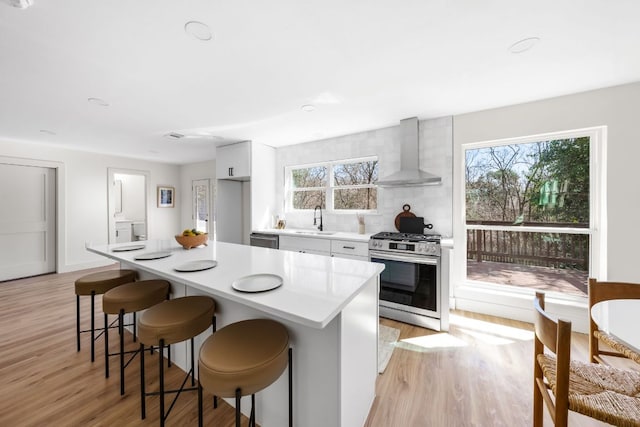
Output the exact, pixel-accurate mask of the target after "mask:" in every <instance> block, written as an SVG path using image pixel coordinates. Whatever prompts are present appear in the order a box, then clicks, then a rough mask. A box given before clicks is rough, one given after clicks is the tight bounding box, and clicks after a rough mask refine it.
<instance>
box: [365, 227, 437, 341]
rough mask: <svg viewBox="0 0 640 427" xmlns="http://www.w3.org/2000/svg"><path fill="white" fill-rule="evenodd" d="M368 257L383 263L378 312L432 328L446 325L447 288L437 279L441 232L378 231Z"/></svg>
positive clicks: (370, 244)
mask: <svg viewBox="0 0 640 427" xmlns="http://www.w3.org/2000/svg"><path fill="white" fill-rule="evenodd" d="M369 259H370V260H371V261H372V262H380V263H383V264H385V269H384V271H383V272H382V274H381V275H380V316H382V317H388V318H390V319H395V320H399V321H401V322H406V323H411V324H414V325H418V326H422V327H427V328H430V329H435V330H436V331H442V330H448V329H449V301H448V298H449V296H448V290H443V289H442V285H441V280H440V235H437V234H408V233H387V232H383V233H378V234H375V235H373V236H371V239H370V240H369Z"/></svg>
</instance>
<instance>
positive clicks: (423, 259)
mask: <svg viewBox="0 0 640 427" xmlns="http://www.w3.org/2000/svg"><path fill="white" fill-rule="evenodd" d="M374 257H375V258H379V259H388V260H389V261H400V262H413V263H416V264H428V265H438V257H432V256H411V255H393V254H390V253H387V252H378V251H372V250H370V251H369V260H371V258H374Z"/></svg>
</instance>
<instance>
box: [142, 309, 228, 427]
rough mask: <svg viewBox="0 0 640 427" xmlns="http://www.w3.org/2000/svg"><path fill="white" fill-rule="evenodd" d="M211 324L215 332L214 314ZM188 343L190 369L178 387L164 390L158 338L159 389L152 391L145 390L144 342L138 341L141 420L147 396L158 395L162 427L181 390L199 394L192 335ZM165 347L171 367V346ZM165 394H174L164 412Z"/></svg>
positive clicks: (145, 409) (144, 416) (161, 343)
mask: <svg viewBox="0 0 640 427" xmlns="http://www.w3.org/2000/svg"><path fill="white" fill-rule="evenodd" d="M211 325H212V329H213V332H214V333H215V331H216V318H215V316H214V317H213V319H212V320H211ZM190 344H191V369H189V372H187V374H186V375H185V377H184V379H183V380H182V384H181V385H180V388H178V389H175V390H165V388H164V359H163V351H164V348H165V343H164V340H163V339H161V340H160V345H159V346H158V360H159V365H158V367H159V370H158V374H159V378H158V382H159V390H158V391H153V392H147V391H146V387H145V375H144V344H143V343H140V349H139V350H138V352H139V353H140V415H141V418H142V419H143V420H144V419H145V418H146V416H147V405H146V397H147V396H160V427H164V425H165V422H166V420H167V418H168V417H169V414H170V413H171V410H172V409H173V407H174V405H175V404H176V401H177V400H178V397H180V393H182V392H183V391H198V393H199V394H200V390H199V387H197V386H196V377H195V363H194V360H195V358H194V353H195V348H194V347H195V346H194V337H192V338H191V339H190ZM151 348H153V347H151ZM166 348H167V356H168V366H169V367H171V346H166ZM189 377H191V387H188V388H185V384H186V383H187V380H189ZM165 394H175V396H174V397H173V400H172V401H171V404H170V405H169V409H167V411H166V412H165V402H164V396H165Z"/></svg>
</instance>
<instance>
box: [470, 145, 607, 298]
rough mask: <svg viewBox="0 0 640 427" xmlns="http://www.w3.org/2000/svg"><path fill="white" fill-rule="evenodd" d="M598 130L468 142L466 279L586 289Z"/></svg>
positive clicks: (576, 291)
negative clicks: (522, 138) (545, 136)
mask: <svg viewBox="0 0 640 427" xmlns="http://www.w3.org/2000/svg"><path fill="white" fill-rule="evenodd" d="M595 135H596V133H595V132H583V133H580V132H576V133H574V134H558V135H551V136H548V137H547V138H544V139H531V138H529V139H526V140H512V141H500V142H497V143H480V144H469V145H468V146H466V147H465V151H464V155H465V189H464V191H465V228H466V243H467V266H466V267H467V269H466V270H467V280H468V281H472V282H473V281H475V282H481V283H484V284H490V285H498V286H504V285H506V286H516V287H520V288H529V289H542V290H546V291H553V292H558V293H561V294H564V295H569V296H576V297H585V296H586V287H587V279H588V277H589V274H590V272H591V266H592V261H593V260H592V254H593V253H594V252H593V251H592V245H593V243H594V239H593V237H594V230H596V229H597V227H596V225H595V224H594V223H593V221H594V218H596V216H595V215H594V209H595V208H594V206H595V204H594V195H595V192H594V191H595V188H594V187H597V185H594V183H595V182H597V181H596V179H595V178H596V177H595V176H594V175H595V173H594V170H593V169H594V168H593V165H594V164H595V162H594V160H595V159H594V156H595V154H594V153H596V152H597V151H596V150H595V149H594V139H597V138H594V136H595Z"/></svg>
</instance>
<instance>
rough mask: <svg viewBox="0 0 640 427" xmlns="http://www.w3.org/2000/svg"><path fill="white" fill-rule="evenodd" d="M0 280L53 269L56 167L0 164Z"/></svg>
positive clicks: (33, 274) (54, 261)
mask: <svg viewBox="0 0 640 427" xmlns="http://www.w3.org/2000/svg"><path fill="white" fill-rule="evenodd" d="M0 195H1V197H2V203H0V281H5V280H12V279H18V278H23V277H29V276H37V275H40V274H47V273H55V272H56V169H55V168H49V167H39V166H25V165H15V164H5V163H0Z"/></svg>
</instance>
